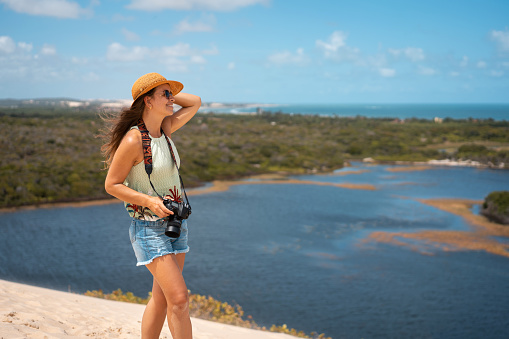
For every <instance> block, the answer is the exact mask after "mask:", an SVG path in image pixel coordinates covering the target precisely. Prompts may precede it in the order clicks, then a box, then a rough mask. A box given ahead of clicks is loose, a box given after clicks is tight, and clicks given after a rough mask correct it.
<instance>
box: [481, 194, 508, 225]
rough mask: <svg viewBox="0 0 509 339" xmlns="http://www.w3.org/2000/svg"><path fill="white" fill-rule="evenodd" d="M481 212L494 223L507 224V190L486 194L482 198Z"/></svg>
mask: <svg viewBox="0 0 509 339" xmlns="http://www.w3.org/2000/svg"><path fill="white" fill-rule="evenodd" d="M481 214H482V215H484V216H485V217H487V218H488V219H490V220H491V221H494V222H496V223H499V224H503V225H509V191H496V192H491V193H490V194H488V196H487V197H486V198H485V199H484V203H483V205H482V208H481Z"/></svg>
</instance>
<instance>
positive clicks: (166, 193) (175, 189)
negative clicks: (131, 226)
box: [124, 126, 182, 220]
mask: <svg viewBox="0 0 509 339" xmlns="http://www.w3.org/2000/svg"><path fill="white" fill-rule="evenodd" d="M133 128H136V129H138V126H133V127H131V129H133ZM138 130H139V129H138ZM150 139H151V147H152V168H153V169H152V174H151V175H150V180H151V181H152V184H153V185H154V188H155V189H156V190H157V193H159V194H160V195H161V196H163V197H166V198H169V199H172V200H175V201H182V189H181V187H180V179H179V175H178V171H177V168H176V167H175V163H174V161H173V159H172V158H171V154H170V149H169V148H168V142H167V141H166V137H165V136H164V135H162V136H161V137H160V138H153V137H152V136H150ZM170 142H171V144H172V146H173V151H174V152H175V159H176V160H177V163H178V166H179V167H180V157H179V155H178V152H177V148H176V147H175V145H174V144H173V141H171V139H170ZM124 185H126V186H127V187H129V188H132V189H133V190H135V191H137V192H140V193H144V194H147V195H150V196H153V197H156V196H157V193H156V192H154V190H153V189H152V186H150V182H149V180H148V175H147V172H145V164H144V162H143V161H142V162H140V163H139V164H137V165H135V166H133V167H132V168H131V171H130V172H129V174H128V175H127V177H126V178H125V181H124ZM124 206H125V208H126V210H127V212H128V213H129V215H130V216H131V217H132V218H137V219H143V220H159V219H161V218H160V217H158V216H157V215H156V214H155V213H153V212H152V211H151V210H150V209H149V208H147V207H143V206H139V205H135V204H130V203H128V202H124Z"/></svg>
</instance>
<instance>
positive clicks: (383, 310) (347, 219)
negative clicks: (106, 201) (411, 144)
mask: <svg viewBox="0 0 509 339" xmlns="http://www.w3.org/2000/svg"><path fill="white" fill-rule="evenodd" d="M389 167H392V166H385V165H376V166H369V165H366V164H361V163H357V164H355V165H354V167H353V168H347V169H343V170H341V171H351V170H357V169H362V170H367V172H365V173H361V174H350V175H344V176H341V175H310V176H303V177H299V179H305V180H312V181H319V182H332V183H339V182H350V183H370V184H373V185H375V186H376V187H377V190H374V191H366V190H353V189H343V188H337V187H331V186H314V185H298V184H291V185H269V184H259V185H238V186H233V187H231V188H230V190H228V191H226V192H218V193H213V194H208V195H201V196H200V195H198V196H192V197H190V198H191V203H192V205H193V214H192V216H191V218H190V220H189V232H190V247H191V251H190V253H189V254H188V256H187V258H186V267H185V269H184V274H185V277H186V281H187V284H188V288H189V289H190V290H191V291H192V292H193V293H199V294H205V295H211V296H213V297H215V298H217V299H220V300H223V301H227V302H230V303H238V304H239V305H241V306H242V307H243V309H244V311H245V313H246V315H252V316H253V318H254V320H255V321H256V322H257V323H258V324H260V325H265V326H270V325H271V324H279V325H281V324H287V325H288V326H289V327H294V328H297V329H299V330H304V331H306V332H308V333H309V332H311V331H316V332H318V333H322V332H324V333H325V334H327V335H329V336H331V337H333V338H481V337H482V338H506V337H507V334H508V331H509V330H508V329H509V317H508V316H507V315H508V310H509V306H508V305H509V270H508V269H507V268H508V267H509V266H508V265H509V259H508V258H507V257H502V256H496V255H492V254H488V253H485V252H461V251H460V252H443V251H440V250H436V251H435V252H432V253H430V254H428V255H424V254H421V253H419V252H415V251H412V250H411V249H409V248H407V247H398V246H396V245H387V244H384V245H382V244H377V243H365V242H363V239H365V238H366V236H367V235H368V234H369V233H370V232H372V231H402V230H406V231H417V230H421V229H437V230H452V229H454V230H460V229H468V227H469V226H468V225H467V224H466V222H465V221H464V220H463V219H462V218H460V217H457V216H455V215H452V214H449V213H447V212H443V211H441V210H438V209H436V208H433V207H431V206H428V205H425V204H422V203H420V202H418V201H416V200H415V199H416V198H466V199H477V200H482V199H483V198H484V197H485V196H486V195H487V194H488V193H489V192H491V191H494V190H509V172H508V171H502V170H487V169H484V170H480V169H474V168H443V167H442V168H438V167H437V168H435V169H430V170H425V171H416V172H389V171H387V168H389ZM341 171H340V172H341ZM338 174H340V173H338ZM0 223H1V224H0V227H1V230H2V236H1V237H0V263H1V264H0V278H2V279H7V280H12V281H17V282H23V283H28V284H34V285H39V286H44V287H50V288H54V289H59V290H69V289H70V290H71V291H73V292H78V293H83V292H85V291H86V290H92V289H102V290H104V291H105V292H110V291H112V290H115V289H117V288H121V289H122V290H123V291H132V292H133V293H135V294H136V295H139V296H143V297H145V296H146V295H147V292H148V291H149V290H150V288H151V278H150V274H149V273H148V271H147V270H146V269H145V268H143V267H136V266H135V258H134V254H133V253H132V248H131V245H130V242H129V237H128V225H129V218H128V216H127V213H126V212H125V210H124V209H123V206H122V205H121V204H111V205H101V206H90V207H82V208H70V207H69V208H53V209H38V210H27V211H19V212H13V213H3V214H2V215H1V222H0Z"/></svg>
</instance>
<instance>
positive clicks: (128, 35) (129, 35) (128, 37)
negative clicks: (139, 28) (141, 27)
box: [122, 28, 140, 41]
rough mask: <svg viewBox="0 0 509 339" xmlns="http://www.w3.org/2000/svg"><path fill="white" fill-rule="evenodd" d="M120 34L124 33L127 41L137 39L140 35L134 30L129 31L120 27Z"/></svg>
mask: <svg viewBox="0 0 509 339" xmlns="http://www.w3.org/2000/svg"><path fill="white" fill-rule="evenodd" d="M122 34H123V35H124V37H125V39H126V40H127V41H139V40H140V36H139V35H138V34H136V33H134V32H131V31H130V30H128V29H126V28H122Z"/></svg>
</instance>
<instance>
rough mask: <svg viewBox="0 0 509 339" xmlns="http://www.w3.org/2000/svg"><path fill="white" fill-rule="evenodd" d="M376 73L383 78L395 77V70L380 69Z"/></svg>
mask: <svg viewBox="0 0 509 339" xmlns="http://www.w3.org/2000/svg"><path fill="white" fill-rule="evenodd" d="M378 72H379V73H380V75H381V76H383V77H384V78H392V77H394V76H395V75H396V70H395V69H392V68H380V69H379V70H378Z"/></svg>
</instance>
